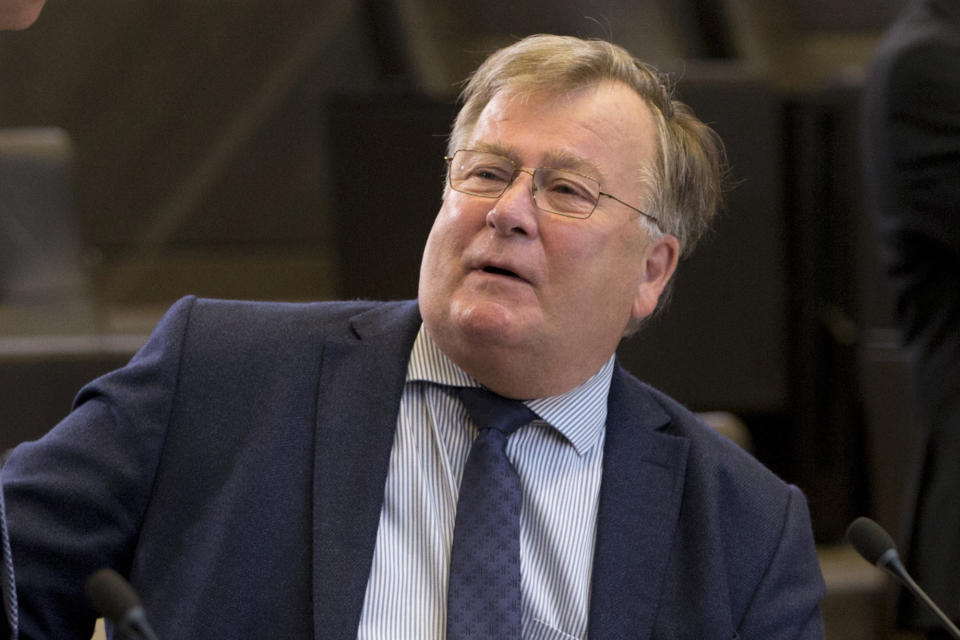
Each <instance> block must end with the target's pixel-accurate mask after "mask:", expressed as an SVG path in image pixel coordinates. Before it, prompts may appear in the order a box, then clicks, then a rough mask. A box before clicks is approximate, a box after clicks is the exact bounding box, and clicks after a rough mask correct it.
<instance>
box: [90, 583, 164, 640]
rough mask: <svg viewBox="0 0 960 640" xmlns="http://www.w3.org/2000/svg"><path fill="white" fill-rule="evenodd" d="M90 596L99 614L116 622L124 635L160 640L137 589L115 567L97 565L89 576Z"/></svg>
mask: <svg viewBox="0 0 960 640" xmlns="http://www.w3.org/2000/svg"><path fill="white" fill-rule="evenodd" d="M87 597H88V598H90V602H91V603H93V606H94V608H95V609H96V610H97V611H98V612H99V613H100V615H102V616H103V617H104V618H108V619H110V620H112V621H113V623H114V624H116V625H117V630H118V631H119V632H120V634H121V635H123V636H126V637H129V638H133V639H134V640H157V636H156V634H155V633H154V632H153V629H151V628H150V623H148V622H147V615H146V613H145V612H144V610H143V605H141V604H140V598H138V597H137V593H136V592H135V591H134V590H133V587H131V586H130V583H129V582H127V581H126V580H124V579H123V576H121V575H120V574H119V573H117V572H116V571H114V570H113V569H98V570H97V571H95V572H94V573H93V575H91V576H90V577H89V578H88V579H87Z"/></svg>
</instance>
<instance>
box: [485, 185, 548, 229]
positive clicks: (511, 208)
mask: <svg viewBox="0 0 960 640" xmlns="http://www.w3.org/2000/svg"><path fill="white" fill-rule="evenodd" d="M523 174H526V175H525V176H524V175H523ZM533 188H534V187H533V172H532V171H530V170H529V169H518V170H517V175H516V176H514V178H513V182H511V183H510V184H509V185H508V186H507V189H506V191H504V192H503V194H502V195H501V196H500V197H499V198H498V199H497V201H496V203H495V204H494V206H493V208H492V209H490V211H489V213H488V214H487V224H489V225H490V226H492V227H493V228H495V229H496V230H497V231H498V232H499V233H501V234H504V235H510V234H520V235H525V236H530V237H533V236H536V235H537V233H538V232H539V209H538V208H537V203H536V201H535V200H534V197H533V193H534V192H533Z"/></svg>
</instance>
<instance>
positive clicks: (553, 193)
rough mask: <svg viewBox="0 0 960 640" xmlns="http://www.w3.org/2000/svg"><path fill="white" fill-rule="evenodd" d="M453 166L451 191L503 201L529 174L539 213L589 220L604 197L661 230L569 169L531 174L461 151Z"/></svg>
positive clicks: (490, 156)
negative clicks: (504, 195)
mask: <svg viewBox="0 0 960 640" xmlns="http://www.w3.org/2000/svg"><path fill="white" fill-rule="evenodd" d="M444 160H446V161H447V164H448V165H449V166H450V171H449V172H448V173H447V175H448V176H449V180H450V188H451V189H453V190H454V191H459V192H460V193H465V194H467V195H470V196H477V197H479V198H499V197H500V196H502V195H503V194H504V193H505V192H506V190H507V189H508V188H509V187H510V185H511V184H513V181H514V180H516V178H517V176H518V175H520V174H521V173H526V174H528V175H529V176H530V177H531V178H533V181H532V182H531V183H530V190H531V195H532V196H533V201H534V203H536V205H537V207H538V208H539V209H542V210H543V211H548V212H550V213H555V214H557V215H561V216H566V217H568V218H578V219H581V220H583V219H585V218H589V217H590V216H591V215H592V214H593V211H594V210H595V209H596V208H597V203H598V202H600V196H606V197H608V198H610V199H611V200H616V201H617V202H619V203H620V204H622V205H624V206H625V207H629V208H630V209H633V210H634V211H636V212H637V213H639V214H640V215H642V216H644V217H646V218H649V219H650V220H652V221H653V223H654V224H656V225H657V226H658V227H659V226H660V222H659V221H658V220H657V219H656V218H654V217H653V216H651V215H649V214H648V213H645V212H643V211H641V210H640V209H637V208H636V207H634V206H633V205H630V204H627V203H626V202H624V201H623V200H621V199H620V198H618V197H616V196H614V195H611V194H609V193H605V192H603V191H601V190H600V183H599V182H597V180H595V179H594V178H591V177H590V176H585V175H583V174H581V173H577V172H576V171H570V170H569V169H555V168H553V167H538V168H537V169H534V170H533V171H531V170H530V169H524V168H522V167H518V166H517V165H516V164H514V162H513V160H511V159H510V158H507V157H505V156H501V155H499V154H496V153H487V152H485V151H473V150H470V149H460V150H459V151H457V152H456V153H454V154H453V157H450V156H444Z"/></svg>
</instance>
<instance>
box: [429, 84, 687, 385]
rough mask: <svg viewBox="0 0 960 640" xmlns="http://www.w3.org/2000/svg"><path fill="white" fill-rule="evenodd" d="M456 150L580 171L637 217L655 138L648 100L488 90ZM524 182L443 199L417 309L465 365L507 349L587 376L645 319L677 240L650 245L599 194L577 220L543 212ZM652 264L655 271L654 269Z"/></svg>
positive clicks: (627, 215) (611, 91)
mask: <svg viewBox="0 0 960 640" xmlns="http://www.w3.org/2000/svg"><path fill="white" fill-rule="evenodd" d="M464 147H465V148H468V149H477V150H484V151H493V152H496V153H499V154H501V155H505V156H507V157H509V158H511V159H512V160H513V162H514V163H515V164H516V165H517V166H518V167H525V168H528V169H534V168H537V167H543V166H547V167H554V168H566V169H571V170H573V171H576V172H579V173H582V174H586V175H590V176H591V177H594V178H596V179H597V180H598V181H599V182H600V187H601V189H602V190H603V191H605V192H607V193H611V194H613V195H615V196H617V197H618V198H620V199H621V200H624V201H625V202H629V203H631V204H633V205H634V206H637V207H638V208H639V207H641V204H642V203H641V197H640V196H641V190H640V186H639V185H640V178H639V176H640V175H641V169H642V168H643V167H644V166H650V163H652V162H653V158H654V154H655V150H656V136H655V125H654V122H653V117H652V115H651V114H650V111H649V109H648V107H647V106H646V104H645V103H644V101H643V100H642V99H641V98H640V97H639V96H638V95H637V94H636V93H635V92H633V91H632V90H631V89H629V88H628V87H626V86H625V85H622V84H618V83H604V84H600V85H597V86H595V87H589V88H587V89H584V90H581V91H578V92H575V93H573V94H571V95H568V96H553V95H550V96H547V95H533V96H530V97H528V98H523V99H512V98H511V96H510V95H507V94H503V93H501V94H498V95H496V96H495V97H494V99H493V100H491V101H490V103H489V104H488V105H487V106H486V108H485V109H484V110H483V112H482V113H481V115H480V118H479V120H478V121H477V123H476V126H475V127H474V129H473V131H472V133H471V135H470V137H469V140H468V141H467V143H465V144H464ZM531 179H532V178H531V177H530V175H528V174H526V173H521V174H519V176H518V177H517V178H516V181H515V182H514V183H513V184H512V185H511V186H510V187H509V188H508V189H507V191H506V192H505V193H504V194H503V195H502V196H501V197H500V198H499V199H496V200H494V199H490V198H481V197H476V196H470V195H466V194H463V193H459V192H456V191H453V190H451V189H449V188H448V189H447V191H446V193H445V196H444V201H443V205H442V207H441V209H440V212H439V214H438V215H437V218H436V220H435V222H434V225H433V228H432V230H431V232H430V236H429V238H428V239H427V244H426V247H425V250H424V257H423V263H422V265H421V272H420V292H419V298H420V307H421V312H422V314H423V317H424V322H425V323H426V325H427V329H428V331H429V332H430V334H431V336H433V337H434V339H435V340H437V343H438V344H439V345H440V347H441V348H442V349H444V351H445V352H447V354H448V355H450V356H451V357H453V359H454V361H456V362H458V364H460V365H461V366H464V363H463V360H464V359H469V357H470V354H471V353H476V352H477V350H483V351H484V352H487V353H489V352H491V351H493V350H496V349H505V350H507V351H506V352H507V353H512V354H516V355H517V356H519V357H530V358H539V359H541V361H542V362H543V364H544V365H545V366H549V363H551V362H568V363H571V365H567V366H576V367H585V368H586V369H587V371H586V374H585V375H586V376H589V375H590V374H591V373H593V372H594V371H596V369H598V368H599V367H600V366H601V365H602V364H603V362H605V361H606V359H607V358H609V357H610V355H611V354H612V353H613V351H614V350H615V349H616V345H617V343H618V342H619V340H620V337H621V335H622V332H623V330H624V327H625V326H626V324H627V322H628V320H629V319H630V317H631V316H637V317H644V316H646V315H649V314H650V313H651V312H652V311H653V309H654V307H655V306H656V301H657V298H658V297H659V294H660V291H661V290H662V289H663V286H664V285H665V284H666V279H664V278H662V277H661V276H662V275H663V274H658V273H655V272H656V271H657V270H661V271H663V270H664V269H666V270H667V271H668V273H666V277H667V279H668V278H669V275H670V273H672V270H673V267H674V266H675V264H676V244H675V240H674V239H673V238H672V237H671V236H667V238H666V240H661V241H659V242H656V243H651V242H649V238H648V235H647V233H646V232H645V230H644V227H643V226H642V225H641V224H640V222H639V221H638V220H637V219H636V218H637V216H638V215H639V214H637V213H636V212H635V211H633V210H631V209H630V208H628V207H625V206H623V205H622V204H620V203H617V202H616V201H614V200H612V199H610V198H606V197H601V198H600V202H599V203H598V205H597V208H596V210H595V211H594V212H593V215H592V216H591V217H589V218H587V219H574V218H567V217H563V216H559V215H556V214H554V213H548V212H546V211H542V210H540V209H538V208H537V206H536V204H535V203H534V200H533V198H532V196H531V191H530V184H531ZM663 242H666V247H665V248H664V247H662V246H660V245H661V244H662V243H663ZM653 254H656V259H657V260H659V261H660V262H661V263H663V264H660V265H659V266H658V264H651V262H650V260H651V255H653ZM465 368H467V367H465ZM468 371H469V368H468ZM474 375H476V374H474ZM581 377H584V379H585V376H581Z"/></svg>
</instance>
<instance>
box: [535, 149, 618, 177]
mask: <svg viewBox="0 0 960 640" xmlns="http://www.w3.org/2000/svg"><path fill="white" fill-rule="evenodd" d="M543 166H545V167H553V168H554V169H569V170H571V171H575V172H577V173H580V174H583V175H585V176H588V177H590V178H593V179H594V180H596V181H598V182H602V181H603V172H602V171H600V167H598V166H597V165H595V164H593V163H592V162H590V161H589V160H585V159H584V158H581V157H579V156H575V155H573V154H571V153H568V152H566V151H553V152H550V153H548V154H547V155H546V159H545V160H544V162H543Z"/></svg>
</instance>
